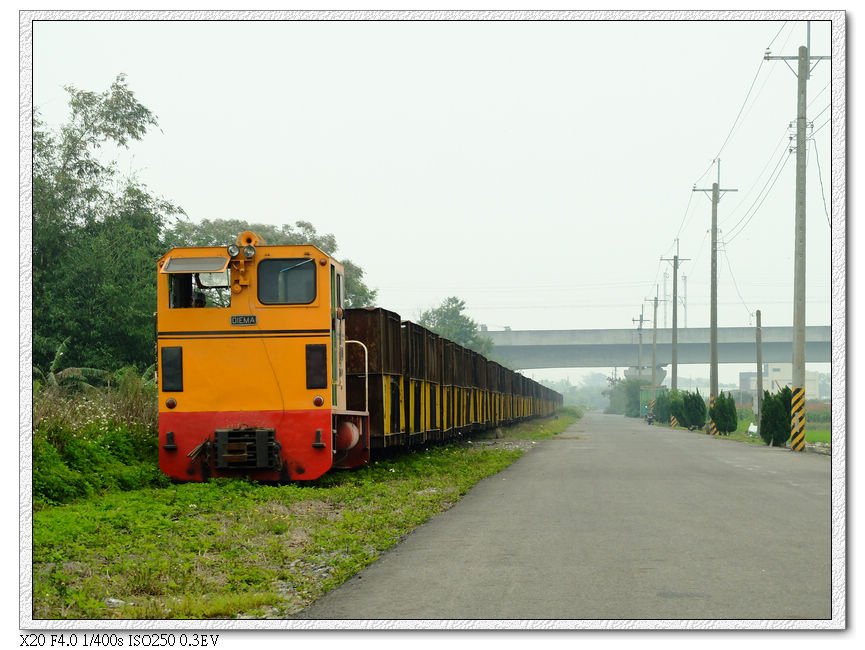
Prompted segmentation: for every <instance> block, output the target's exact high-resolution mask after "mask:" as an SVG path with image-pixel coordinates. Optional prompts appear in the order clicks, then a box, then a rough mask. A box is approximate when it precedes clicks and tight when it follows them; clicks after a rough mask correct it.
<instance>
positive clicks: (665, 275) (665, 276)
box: [664, 269, 675, 329]
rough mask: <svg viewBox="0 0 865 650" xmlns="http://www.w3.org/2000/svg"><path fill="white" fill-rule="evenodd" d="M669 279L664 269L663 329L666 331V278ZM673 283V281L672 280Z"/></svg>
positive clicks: (667, 296)
mask: <svg viewBox="0 0 865 650" xmlns="http://www.w3.org/2000/svg"><path fill="white" fill-rule="evenodd" d="M668 277H670V274H669V273H668V272H667V269H664V329H667V302H668V299H669V295H668V294H667V278H668ZM674 282H675V280H674Z"/></svg>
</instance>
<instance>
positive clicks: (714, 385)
mask: <svg viewBox="0 0 865 650" xmlns="http://www.w3.org/2000/svg"><path fill="white" fill-rule="evenodd" d="M717 163H718V182H717V183H712V189H711V190H708V189H700V190H698V189H697V188H696V187H695V188H694V190H693V191H694V192H711V193H712V262H711V272H712V288H711V292H710V303H711V307H710V310H709V317H710V318H709V320H710V323H709V328H710V329H709V405H710V406H713V405H714V403H715V398H716V397H717V396H718V202H719V201H720V200H721V192H737V191H738V190H731V189H724V190H722V189H721V160H720V159H717Z"/></svg>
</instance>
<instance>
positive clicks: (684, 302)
mask: <svg viewBox="0 0 865 650" xmlns="http://www.w3.org/2000/svg"><path fill="white" fill-rule="evenodd" d="M682 294H683V295H682V308H683V309H684V310H685V329H688V276H687V275H685V274H684V273H683V274H682Z"/></svg>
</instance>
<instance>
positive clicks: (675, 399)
mask: <svg viewBox="0 0 865 650" xmlns="http://www.w3.org/2000/svg"><path fill="white" fill-rule="evenodd" d="M669 399H670V415H672V416H673V417H675V418H676V419H677V420H678V421H679V426H683V427H686V426H688V420H687V418H686V417H685V400H684V396H683V395H682V393H681V392H679V391H677V390H673V391H670V397H669Z"/></svg>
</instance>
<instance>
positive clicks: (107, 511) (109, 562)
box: [33, 412, 577, 619]
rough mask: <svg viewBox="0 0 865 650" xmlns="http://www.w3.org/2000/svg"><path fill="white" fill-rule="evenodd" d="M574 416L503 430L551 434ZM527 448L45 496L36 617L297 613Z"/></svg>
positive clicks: (39, 523) (439, 452) (38, 520)
mask: <svg viewBox="0 0 865 650" xmlns="http://www.w3.org/2000/svg"><path fill="white" fill-rule="evenodd" d="M576 416H577V414H576V413H571V412H563V413H561V414H560V415H559V416H558V417H554V418H546V419H543V420H537V421H533V422H530V423H529V422H527V423H524V424H521V425H519V426H518V427H514V428H513V430H505V435H506V437H516V436H528V437H529V438H531V439H543V438H545V437H551V436H553V435H555V433H557V432H560V431H562V430H564V428H565V427H566V426H567V425H569V424H570V423H571V422H573V421H574V420H575V419H576ZM521 454H522V451H521V450H519V449H513V448H506V447H504V446H493V447H491V446H480V445H477V446H472V445H468V444H459V445H457V444H454V445H449V446H438V447H431V448H428V449H421V450H417V451H414V452H409V453H406V454H402V455H400V456H398V457H395V458H391V459H388V460H381V461H378V462H374V463H373V464H371V465H370V466H368V467H366V468H363V469H361V470H355V471H351V472H335V473H332V474H329V475H326V476H325V477H323V478H322V479H320V480H319V481H316V482H315V483H314V484H312V485H308V484H302V485H301V484H289V485H261V484H255V483H249V482H246V481H229V480H217V481H212V482H210V483H194V484H181V485H168V486H166V487H155V488H145V489H132V490H128V491H119V490H117V489H112V490H109V491H108V492H105V493H103V494H94V495H92V496H89V497H84V498H80V499H78V500H77V501H76V502H74V503H71V504H68V505H43V507H42V508H41V509H39V510H38V511H36V512H34V515H33V603H34V605H33V617H34V619H73V618H82V619H93V618H109V619H110V618H121V619H126V618H129V619H139V618H149V619H153V618H155V619H162V618H169V619H184V618H191V619H206V618H235V617H239V616H242V617H252V618H261V617H277V618H278V617H284V616H290V615H291V614H293V613H296V612H298V611H300V610H301V609H303V608H304V607H306V606H307V605H309V604H310V603H312V602H313V601H314V600H316V599H317V598H318V597H320V596H321V595H322V594H324V593H326V592H327V591H328V590H330V589H332V588H333V587H335V586H337V585H339V584H341V583H342V582H344V581H345V580H346V579H348V578H349V577H351V576H352V575H354V574H355V573H357V572H358V571H359V570H361V569H362V568H364V567H365V566H367V565H369V564H370V563H371V562H373V561H375V559H376V558H377V557H378V556H379V555H380V554H381V553H382V552H383V551H384V550H386V549H388V548H390V547H392V546H393V545H394V544H396V543H398V542H399V541H400V540H401V539H402V538H403V537H404V536H405V535H407V534H408V533H409V532H411V530H413V529H414V528H415V527H417V526H418V525H420V524H421V523H423V522H424V521H426V520H428V519H429V518H430V517H432V516H433V515H435V514H437V513H439V512H442V511H443V510H446V509H447V508H449V507H451V506H452V505H453V504H454V503H456V502H457V501H458V500H459V499H460V498H461V497H462V496H463V495H464V494H465V493H466V492H467V491H468V490H469V489H470V488H471V487H472V486H473V485H474V484H476V483H477V482H478V481H480V480H481V479H483V478H484V477H486V476H490V475H492V474H495V473H496V472H499V471H501V470H502V469H504V468H505V467H507V466H508V465H510V464H511V463H513V462H514V461H515V460H516V459H517V458H519V457H520V455H521Z"/></svg>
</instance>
